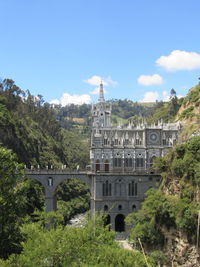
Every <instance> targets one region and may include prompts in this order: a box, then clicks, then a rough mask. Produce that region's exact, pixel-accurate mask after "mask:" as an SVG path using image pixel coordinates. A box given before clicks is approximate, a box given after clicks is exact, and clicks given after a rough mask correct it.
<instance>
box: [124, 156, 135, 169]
mask: <svg viewBox="0 0 200 267" xmlns="http://www.w3.org/2000/svg"><path fill="white" fill-rule="evenodd" d="M124 165H125V167H127V168H128V167H132V166H133V159H132V158H125V162H124Z"/></svg>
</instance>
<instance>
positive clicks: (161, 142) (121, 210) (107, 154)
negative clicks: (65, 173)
mask: <svg viewBox="0 0 200 267" xmlns="http://www.w3.org/2000/svg"><path fill="white" fill-rule="evenodd" d="M111 115H112V105H111V103H108V102H106V101H105V99H104V89H103V84H102V83H101V84H100V92H99V99H98V103H97V104H95V105H93V107H92V131H91V149H90V160H91V168H92V173H94V174H95V181H94V184H93V187H94V190H93V194H92V197H91V210H92V213H94V212H95V211H97V212H98V211H106V212H107V213H108V223H111V227H112V229H113V230H115V231H117V232H123V231H126V226H125V223H124V219H125V217H126V216H127V215H128V214H129V213H130V212H133V211H136V210H137V209H138V208H139V206H140V203H141V201H142V200H143V199H144V196H145V192H146V191H147V190H148V189H149V188H150V187H155V186H156V185H157V184H158V183H159V181H160V176H159V175H156V174H154V173H153V170H152V164H153V161H154V159H155V158H157V157H162V156H164V155H165V154H166V153H167V151H168V149H169V148H170V147H173V146H174V145H175V144H176V142H177V138H178V131H179V129H180V124H179V123H167V124H166V123H163V122H162V121H160V122H159V123H158V124H156V125H147V124H146V123H145V122H143V123H140V124H138V125H136V126H135V125H133V124H131V123H130V124H129V125H128V126H118V127H113V126H112V121H111Z"/></svg>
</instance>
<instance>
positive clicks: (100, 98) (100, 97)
mask: <svg viewBox="0 0 200 267" xmlns="http://www.w3.org/2000/svg"><path fill="white" fill-rule="evenodd" d="M104 101H105V99H104V92H103V82H102V81H101V83H100V90H99V102H104Z"/></svg>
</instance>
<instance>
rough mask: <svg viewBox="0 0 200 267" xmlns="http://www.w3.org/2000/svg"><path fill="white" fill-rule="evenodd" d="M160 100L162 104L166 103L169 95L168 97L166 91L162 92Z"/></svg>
mask: <svg viewBox="0 0 200 267" xmlns="http://www.w3.org/2000/svg"><path fill="white" fill-rule="evenodd" d="M162 100H163V101H164V102H168V101H169V100H170V95H169V93H168V92H167V91H163V92H162Z"/></svg>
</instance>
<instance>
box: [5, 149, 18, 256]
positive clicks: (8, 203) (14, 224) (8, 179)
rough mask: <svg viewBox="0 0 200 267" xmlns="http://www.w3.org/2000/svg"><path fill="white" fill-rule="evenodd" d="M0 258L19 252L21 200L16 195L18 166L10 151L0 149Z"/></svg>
mask: <svg viewBox="0 0 200 267" xmlns="http://www.w3.org/2000/svg"><path fill="white" fill-rule="evenodd" d="M0 166H1V168H0V257H2V258H7V257H8V255H9V254H11V253H18V252H20V250H21V246H20V241H21V240H22V236H21V234H20V229H19V226H20V223H21V221H20V217H19V214H20V209H21V206H22V201H21V198H20V197H19V196H18V194H17V187H18V186H20V185H19V184H18V179H19V177H20V176H21V172H20V171H19V168H20V166H19V165H18V163H17V161H16V157H15V156H14V155H13V154H12V153H11V151H10V150H7V149H4V148H2V147H0Z"/></svg>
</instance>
